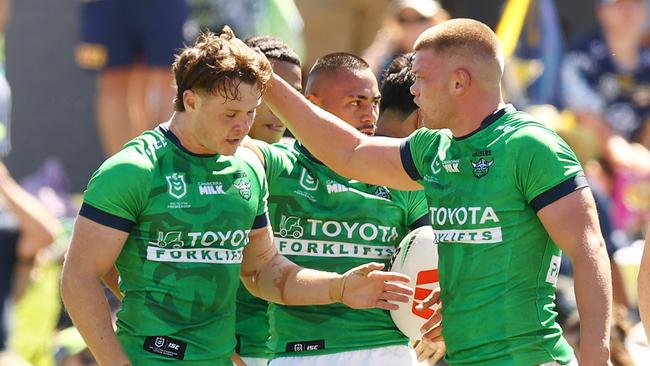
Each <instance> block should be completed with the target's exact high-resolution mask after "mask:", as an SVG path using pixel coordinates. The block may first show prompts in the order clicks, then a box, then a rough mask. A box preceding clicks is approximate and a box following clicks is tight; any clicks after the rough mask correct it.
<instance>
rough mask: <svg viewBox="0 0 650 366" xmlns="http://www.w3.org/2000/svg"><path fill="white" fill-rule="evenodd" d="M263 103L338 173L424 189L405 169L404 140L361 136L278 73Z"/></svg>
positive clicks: (367, 181) (380, 182)
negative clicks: (401, 152)
mask: <svg viewBox="0 0 650 366" xmlns="http://www.w3.org/2000/svg"><path fill="white" fill-rule="evenodd" d="M264 101H265V102H266V103H267V104H268V105H269V107H270V108H271V110H272V111H273V113H275V115H276V116H278V117H279V118H280V119H281V120H282V121H283V122H284V123H285V124H286V125H287V126H288V127H289V129H290V130H291V132H292V133H293V134H294V135H295V136H296V137H297V138H298V140H300V142H301V143H303V144H304V145H305V146H306V147H307V149H309V151H310V152H312V153H313V154H314V155H315V156H316V157H317V158H318V159H320V160H321V161H322V162H323V163H325V165H327V166H328V167H330V168H331V169H332V170H334V171H335V172H337V173H339V174H341V175H343V176H346V177H348V178H352V179H356V180H359V181H361V182H365V183H370V184H376V185H385V186H389V187H393V188H396V189H402V190H417V189H422V186H420V185H419V184H418V183H416V182H414V181H413V180H412V179H411V178H410V177H409V176H408V174H407V173H406V171H405V170H404V167H403V165H402V160H401V156H400V143H401V141H402V140H400V139H394V138H389V137H369V136H366V135H364V134H362V133H360V132H359V131H357V130H356V129H354V128H353V127H352V126H350V125H348V124H347V123H345V122H343V121H342V120H340V119H339V118H338V117H336V116H334V115H333V114H331V113H328V112H326V111H324V110H322V109H321V108H319V107H317V106H316V105H314V104H312V103H310V102H309V101H308V100H307V99H306V98H304V97H303V96H302V95H301V94H300V93H298V92H297V91H296V90H294V89H293V88H292V87H291V86H290V85H289V84H287V83H286V82H285V81H284V80H282V79H281V78H280V77H278V76H277V75H275V74H274V75H273V79H272V80H271V82H270V83H269V86H268V87H267V89H266V93H265V95H264Z"/></svg>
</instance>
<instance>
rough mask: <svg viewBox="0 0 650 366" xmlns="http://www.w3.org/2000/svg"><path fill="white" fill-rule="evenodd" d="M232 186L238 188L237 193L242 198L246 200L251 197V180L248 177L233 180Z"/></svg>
mask: <svg viewBox="0 0 650 366" xmlns="http://www.w3.org/2000/svg"><path fill="white" fill-rule="evenodd" d="M233 186H234V187H235V188H237V190H239V194H240V195H241V196H242V198H243V199H245V200H246V201H248V200H249V199H250V198H251V182H250V181H249V180H248V178H239V179H237V180H235V183H234V184H233Z"/></svg>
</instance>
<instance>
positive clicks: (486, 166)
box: [472, 158, 494, 178]
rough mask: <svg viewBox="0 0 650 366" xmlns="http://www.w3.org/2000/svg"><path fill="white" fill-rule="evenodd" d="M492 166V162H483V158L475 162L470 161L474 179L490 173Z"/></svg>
mask: <svg viewBox="0 0 650 366" xmlns="http://www.w3.org/2000/svg"><path fill="white" fill-rule="evenodd" d="M492 164H494V160H485V159H483V158H480V159H479V161H477V162H473V161H472V166H473V167H474V170H472V173H474V176H475V177H476V178H483V177H485V176H486V175H487V174H488V173H489V172H490V167H491V166H492Z"/></svg>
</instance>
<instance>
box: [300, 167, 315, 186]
mask: <svg viewBox="0 0 650 366" xmlns="http://www.w3.org/2000/svg"><path fill="white" fill-rule="evenodd" d="M300 186H301V187H302V188H304V189H306V190H308V191H315V190H316V189H317V188H318V179H316V178H314V177H312V176H311V174H309V172H308V171H307V169H305V168H302V174H300Z"/></svg>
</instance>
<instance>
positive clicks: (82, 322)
mask: <svg viewBox="0 0 650 366" xmlns="http://www.w3.org/2000/svg"><path fill="white" fill-rule="evenodd" d="M173 71H174V75H175V79H176V85H177V96H176V99H175V100H174V109H175V110H176V113H174V114H173V115H172V117H171V119H170V120H169V121H168V122H167V123H163V124H161V125H160V126H158V127H157V128H156V129H155V130H153V131H147V132H145V133H144V134H142V135H141V136H140V137H137V138H135V139H134V140H132V141H131V142H129V143H127V145H125V147H124V149H123V150H121V151H120V152H119V153H117V154H116V155H114V156H112V157H111V158H109V159H108V160H107V161H106V162H104V164H102V166H101V167H100V168H99V169H98V170H97V171H96V172H95V173H94V174H93V176H92V178H91V180H90V182H89V184H88V188H87V190H86V192H85V194H84V202H83V205H82V208H81V210H80V213H79V217H78V218H77V220H76V223H75V227H74V230H73V234H72V242H71V244H70V249H69V252H68V255H67V258H66V261H65V264H64V269H63V274H62V296H63V300H64V303H65V305H66V308H67V310H68V312H69V314H70V316H71V318H72V320H73V322H74V323H75V326H76V327H77V329H78V330H79V332H80V333H81V334H82V336H83V337H84V340H85V341H86V344H87V345H88V347H89V348H90V350H91V351H92V353H93V354H94V356H95V358H96V359H97V361H98V363H99V364H100V365H102V366H104V365H111V366H112V365H116V366H124V365H147V366H157V365H168V364H170V363H177V364H190V365H195V366H208V365H210V366H215V365H222V366H225V365H230V364H231V361H230V356H231V354H232V353H233V351H234V348H235V336H234V335H235V296H236V291H237V289H238V287H239V282H240V277H241V280H242V281H243V283H244V284H245V285H246V287H247V289H248V290H249V291H250V292H251V293H252V294H254V295H256V296H259V297H262V298H264V299H266V300H269V301H273V302H277V303H282V304H293V305H313V304H319V305H323V304H331V303H335V302H342V303H344V304H346V305H348V306H350V307H352V308H368V307H380V308H383V309H395V308H397V305H396V304H394V302H406V301H408V298H407V296H406V295H408V294H411V293H412V291H411V290H410V289H408V288H407V287H406V286H405V285H403V284H400V283H399V282H400V281H401V282H405V281H408V279H407V278H406V276H403V275H399V274H393V273H387V272H381V271H379V270H380V269H382V268H383V265H382V264H380V263H369V264H365V265H361V266H358V267H355V268H353V269H351V270H350V271H347V272H346V273H345V274H343V275H340V274H337V273H333V272H321V271H314V270H308V269H305V268H302V267H300V266H298V265H296V264H294V263H292V262H290V261H288V260H287V259H286V258H285V257H284V256H282V255H280V254H279V253H278V250H277V249H276V248H275V246H274V245H273V242H272V231H271V227H270V226H269V224H268V215H267V203H266V195H267V187H266V181H265V177H264V171H263V168H262V166H261V164H259V161H258V160H256V159H257V158H256V157H255V156H254V155H253V153H252V152H250V151H249V150H246V149H240V151H237V148H238V146H239V144H240V142H241V141H242V139H243V138H244V137H245V136H246V134H247V133H248V131H249V129H250V125H251V124H252V121H253V118H254V116H255V108H256V107H257V106H258V105H259V104H260V102H261V93H262V92H263V90H264V87H265V84H266V83H267V81H268V80H269V77H270V74H271V68H270V65H269V64H268V61H266V60H265V59H264V58H263V57H262V56H261V55H259V54H258V53H256V52H254V51H252V50H251V49H250V48H248V47H247V46H246V45H244V44H243V43H242V42H241V41H239V40H238V39H236V38H234V35H233V34H232V31H230V29H229V28H226V29H225V31H224V33H223V34H222V35H220V36H215V35H213V34H210V33H208V34H206V35H203V36H201V37H199V39H198V40H197V42H196V43H195V45H194V46H192V47H187V48H186V49H184V50H183V51H182V53H181V54H180V55H178V56H177V58H176V61H175V63H174V66H173ZM247 152H248V154H247ZM114 266H116V267H117V271H118V272H119V275H120V277H121V281H120V291H121V292H122V293H123V294H124V298H123V302H122V307H121V309H120V311H119V312H118V315H117V331H114V330H113V327H112V325H111V320H110V315H109V311H108V306H107V303H106V299H105V297H104V295H103V292H102V289H101V285H100V281H101V277H102V276H103V275H104V274H105V273H107V272H109V271H110V270H111V269H112V268H113V267H114ZM396 281H397V282H396ZM389 301H390V302H393V303H389Z"/></svg>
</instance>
